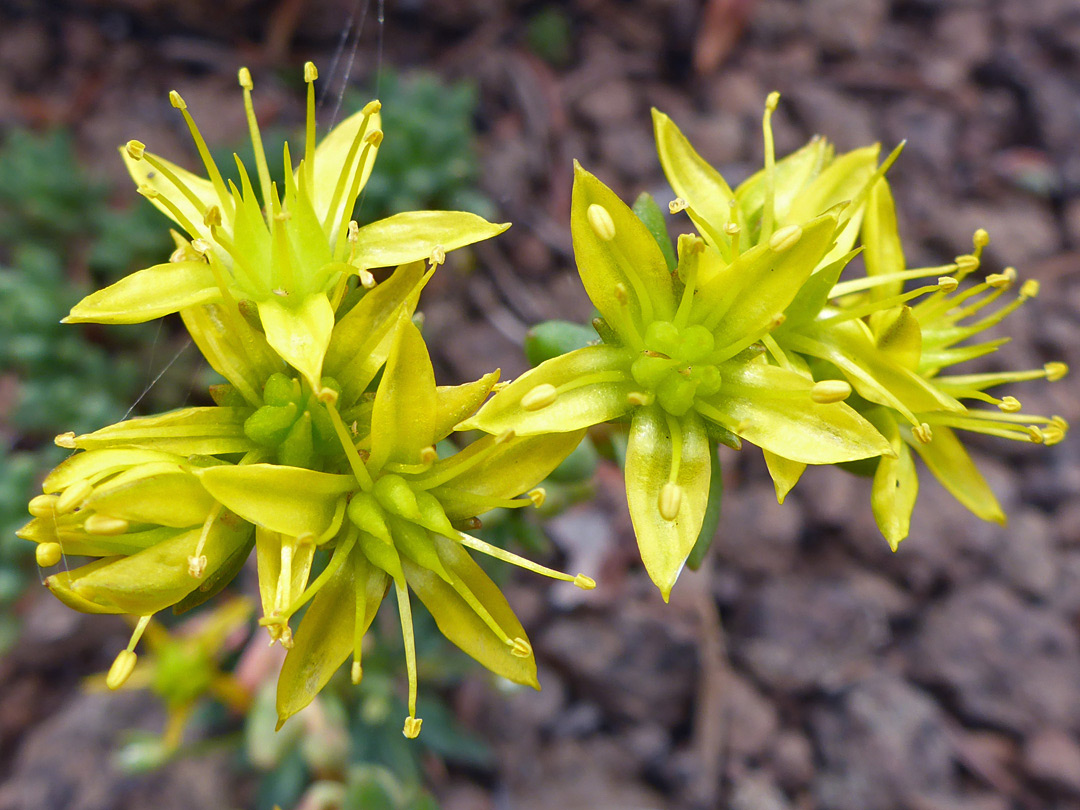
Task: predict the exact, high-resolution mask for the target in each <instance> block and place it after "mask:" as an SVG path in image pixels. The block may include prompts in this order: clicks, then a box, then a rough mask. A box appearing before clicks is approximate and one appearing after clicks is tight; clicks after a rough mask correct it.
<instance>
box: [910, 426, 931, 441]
mask: <svg viewBox="0 0 1080 810" xmlns="http://www.w3.org/2000/svg"><path fill="white" fill-rule="evenodd" d="M911 435H913V436H914V437H915V438H916V439H918V440H919V441H920V442H922V443H923V444H930V442H931V441H932V440H933V438H934V432H933V431H932V430H930V425H928V424H927V423H926V422H923V423H922V424H921V425H916V426H915V427H913V428H912V429H911Z"/></svg>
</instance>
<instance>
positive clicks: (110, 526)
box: [83, 513, 130, 537]
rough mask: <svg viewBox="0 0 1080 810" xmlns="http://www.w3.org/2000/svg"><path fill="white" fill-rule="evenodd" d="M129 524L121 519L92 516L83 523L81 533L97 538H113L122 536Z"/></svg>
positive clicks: (108, 516)
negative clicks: (96, 536)
mask: <svg viewBox="0 0 1080 810" xmlns="http://www.w3.org/2000/svg"><path fill="white" fill-rule="evenodd" d="M129 526H130V524H129V523H128V522H127V521H126V520H124V519H123V518H117V517H112V516H110V515H102V514H100V513H99V514H93V515H90V517H88V518H87V519H86V520H84V521H83V531H85V532H86V533H87V534H96V535H98V536H99V537H115V536H117V535H120V534H123V533H124V532H126V531H127V530H128V528H129Z"/></svg>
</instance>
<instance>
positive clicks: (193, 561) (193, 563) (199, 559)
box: [188, 503, 224, 579]
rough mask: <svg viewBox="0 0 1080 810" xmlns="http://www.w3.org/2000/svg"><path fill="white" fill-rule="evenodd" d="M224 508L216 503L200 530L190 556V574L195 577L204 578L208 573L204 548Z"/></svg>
mask: <svg viewBox="0 0 1080 810" xmlns="http://www.w3.org/2000/svg"><path fill="white" fill-rule="evenodd" d="M223 508H224V507H222V505H221V504H220V503H216V504H214V508H213V509H211V510H210V513H209V514H208V515H207V516H206V520H204V521H203V525H202V531H201V532H199V542H198V543H196V544H195V551H194V553H192V555H191V556H190V557H188V574H190V575H191V576H192V577H194V578H195V579H202V578H203V574H205V573H206V555H205V554H203V549H204V548H206V539H207V538H208V537H209V536H210V529H211V527H212V526H213V525H214V521H216V520H217V519H218V516H219V515H220V514H221V510H222V509H223Z"/></svg>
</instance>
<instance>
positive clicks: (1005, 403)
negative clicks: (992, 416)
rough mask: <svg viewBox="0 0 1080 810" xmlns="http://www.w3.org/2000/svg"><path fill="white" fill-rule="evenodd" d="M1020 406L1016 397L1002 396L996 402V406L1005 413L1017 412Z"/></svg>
mask: <svg viewBox="0 0 1080 810" xmlns="http://www.w3.org/2000/svg"><path fill="white" fill-rule="evenodd" d="M1022 407H1023V406H1022V405H1021V404H1020V400H1018V399H1017V398H1016V397H1002V398H1001V402H999V403H998V408H1000V409H1001V410H1002V411H1004V412H1005V413H1017V412H1019V411H1020V409H1021V408H1022Z"/></svg>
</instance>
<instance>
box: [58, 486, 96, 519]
mask: <svg viewBox="0 0 1080 810" xmlns="http://www.w3.org/2000/svg"><path fill="white" fill-rule="evenodd" d="M93 491H94V487H93V486H92V485H91V484H90V482H89V481H87V480H85V479H83V480H82V481H77V482H76V483H74V484H72V485H71V486H69V487H68V488H67V489H65V490H64V492H63V493H62V494H61V495H60V497H59V498H57V499H56V514H58V515H66V514H67V513H68V512H74V511H75V510H76V509H78V508H79V507H80V506H82V505H83V502H84V501H85V500H86V499H87V498H89V497H90V494H91V493H92V492H93Z"/></svg>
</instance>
